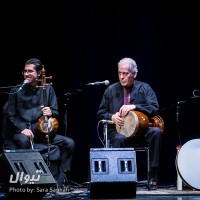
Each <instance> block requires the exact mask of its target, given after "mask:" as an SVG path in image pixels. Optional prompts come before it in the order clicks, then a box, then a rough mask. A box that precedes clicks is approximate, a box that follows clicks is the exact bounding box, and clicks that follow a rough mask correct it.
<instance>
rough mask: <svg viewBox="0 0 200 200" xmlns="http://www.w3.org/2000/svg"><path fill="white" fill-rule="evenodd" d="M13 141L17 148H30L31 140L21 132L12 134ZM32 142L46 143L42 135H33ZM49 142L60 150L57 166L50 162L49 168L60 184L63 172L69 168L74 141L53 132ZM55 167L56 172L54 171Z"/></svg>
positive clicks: (63, 175) (63, 176)
mask: <svg viewBox="0 0 200 200" xmlns="http://www.w3.org/2000/svg"><path fill="white" fill-rule="evenodd" d="M13 142H14V144H15V145H16V146H17V148H18V149H31V142H30V140H29V138H28V137H27V136H25V135H23V134H21V133H16V134H14V136H13ZM34 143H44V144H47V143H46V140H44V139H43V137H35V138H34ZM50 144H51V145H56V146H58V148H59V150H60V161H59V166H57V163H53V162H52V166H51V168H50V169H52V170H51V171H54V172H53V174H55V176H54V177H56V178H55V179H56V180H59V181H58V185H60V184H61V183H62V181H63V180H64V178H65V173H66V172H67V171H70V170H71V161H72V154H73V152H74V148H75V143H74V141H73V140H72V139H71V138H68V137H65V136H63V135H59V134H54V135H53V136H52V137H51V138H50ZM57 168H58V173H57V172H56V169H57Z"/></svg>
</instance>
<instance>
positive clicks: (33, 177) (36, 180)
mask: <svg viewBox="0 0 200 200" xmlns="http://www.w3.org/2000/svg"><path fill="white" fill-rule="evenodd" d="M0 183H1V185H3V189H4V191H5V195H6V199H12V200H13V199H16V198H17V197H18V198H21V199H23V200H26V199H28V200H31V199H34V200H39V199H42V198H43V197H44V196H45V194H46V193H47V192H50V190H52V189H53V186H55V185H56V181H55V179H54V177H53V176H52V174H51V172H50V170H49V168H48V166H47V165H46V163H45V161H44V159H43V158H42V156H41V154H40V153H39V152H38V151H37V150H5V151H4V152H3V153H2V154H1V156H0Z"/></svg>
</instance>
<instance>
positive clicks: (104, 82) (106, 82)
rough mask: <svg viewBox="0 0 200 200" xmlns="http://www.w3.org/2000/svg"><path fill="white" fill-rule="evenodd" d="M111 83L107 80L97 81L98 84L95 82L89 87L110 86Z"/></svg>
mask: <svg viewBox="0 0 200 200" xmlns="http://www.w3.org/2000/svg"><path fill="white" fill-rule="evenodd" d="M109 84H110V82H109V81H108V80H105V81H100V82H99V81H97V82H94V83H88V84H87V85H109Z"/></svg>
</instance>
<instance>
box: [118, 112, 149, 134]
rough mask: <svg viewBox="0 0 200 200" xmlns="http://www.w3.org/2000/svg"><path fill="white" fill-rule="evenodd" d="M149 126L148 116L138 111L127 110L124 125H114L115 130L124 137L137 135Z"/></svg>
mask: <svg viewBox="0 0 200 200" xmlns="http://www.w3.org/2000/svg"><path fill="white" fill-rule="evenodd" d="M148 127H149V119H148V117H147V116H146V115H145V114H143V113H141V112H139V111H129V113H128V114H127V115H126V116H125V117H124V126H121V127H118V126H116V129H117V132H118V133H121V134H122V135H125V136H126V137H139V136H141V135H143V133H144V132H145V131H146V130H147V129H148Z"/></svg>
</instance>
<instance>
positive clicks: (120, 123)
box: [112, 112, 124, 127]
mask: <svg viewBox="0 0 200 200" xmlns="http://www.w3.org/2000/svg"><path fill="white" fill-rule="evenodd" d="M112 121H113V122H114V123H115V125H117V126H119V127H121V126H123V125H124V119H123V118H121V116H120V114H119V112H117V113H115V114H114V115H113V116H112Z"/></svg>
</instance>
